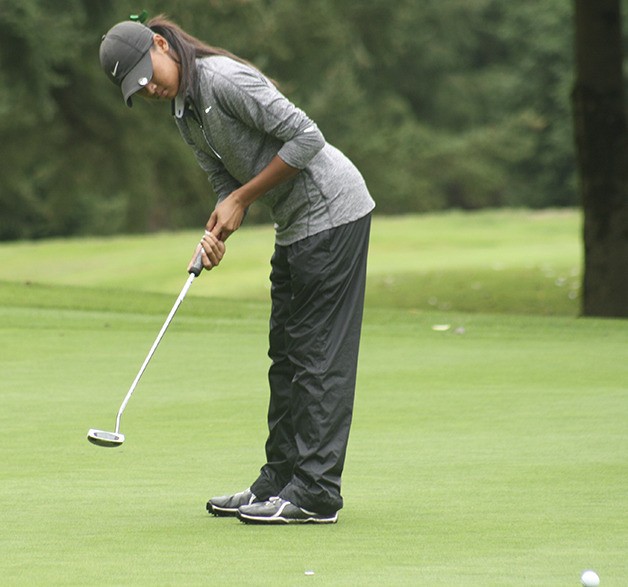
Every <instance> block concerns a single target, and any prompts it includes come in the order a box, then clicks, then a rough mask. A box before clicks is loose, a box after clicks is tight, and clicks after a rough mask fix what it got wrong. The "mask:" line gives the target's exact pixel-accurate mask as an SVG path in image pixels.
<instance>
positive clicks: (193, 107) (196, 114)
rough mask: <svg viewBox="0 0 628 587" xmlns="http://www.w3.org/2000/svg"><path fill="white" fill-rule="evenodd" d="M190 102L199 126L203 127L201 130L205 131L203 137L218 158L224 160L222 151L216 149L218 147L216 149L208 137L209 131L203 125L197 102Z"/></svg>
mask: <svg viewBox="0 0 628 587" xmlns="http://www.w3.org/2000/svg"><path fill="white" fill-rule="evenodd" d="M190 104H191V106H192V111H193V112H194V118H195V119H196V122H197V124H198V127H199V128H200V129H201V132H202V133H203V138H204V139H205V142H206V143H207V146H208V147H209V148H210V149H211V150H212V153H213V154H214V155H216V157H218V159H219V160H220V161H222V157H221V156H220V153H218V151H216V149H214V146H213V145H212V144H211V142H210V140H209V139H208V138H207V133H206V132H205V127H204V126H203V119H202V118H201V116H200V114H199V113H198V110H197V108H196V104H194V102H190Z"/></svg>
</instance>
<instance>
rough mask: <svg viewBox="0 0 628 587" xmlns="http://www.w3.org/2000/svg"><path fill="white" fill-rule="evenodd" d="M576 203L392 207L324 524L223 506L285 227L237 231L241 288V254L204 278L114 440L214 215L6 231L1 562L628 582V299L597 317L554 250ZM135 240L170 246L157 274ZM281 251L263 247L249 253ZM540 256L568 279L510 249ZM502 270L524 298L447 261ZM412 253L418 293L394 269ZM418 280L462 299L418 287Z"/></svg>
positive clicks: (261, 376)
mask: <svg viewBox="0 0 628 587" xmlns="http://www.w3.org/2000/svg"><path fill="white" fill-rule="evenodd" d="M577 224H578V221H577V217H576V215H575V214H554V215H545V216H543V215H538V216H537V215H529V214H525V213H506V212H504V213H489V214H486V215H484V214H478V215H469V216H465V215H462V214H453V215H443V216H435V217H425V218H414V219H412V218H410V219H387V220H383V219H377V221H376V223H375V226H374V238H373V249H372V254H371V264H370V271H371V273H370V274H369V279H370V282H369V297H370V299H369V305H368V308H367V312H366V317H365V325H364V335H363V343H362V350H361V358H360V374H359V381H358V393H357V401H356V409H355V419H354V426H353V430H352V436H351V440H350V446H349V455H348V461H347V467H346V470H345V475H344V485H343V494H344V497H345V503H346V505H345V509H344V510H343V511H342V512H341V515H340V521H339V523H338V524H337V525H335V526H325V527H279V528H263V527H248V526H244V525H241V524H239V523H238V522H236V521H234V520H230V519H215V518H211V517H209V516H208V515H207V514H206V513H205V511H204V503H205V501H206V499H207V498H208V497H210V496H211V495H213V494H218V493H222V492H227V491H231V490H238V489H242V488H244V487H245V486H246V484H247V483H249V482H250V481H251V480H252V479H253V478H254V477H255V474H256V471H257V469H258V467H259V466H260V465H261V463H262V458H263V452H262V449H263V442H264V439H265V423H264V417H265V411H266V402H267V389H266V383H265V378H266V369H267V367H268V363H267V359H266V357H265V352H266V336H267V333H266V328H267V314H268V308H267V303H266V302H265V301H262V298H263V297H264V296H265V295H267V294H263V293H262V292H261V291H258V290H257V289H255V288H256V287H257V285H255V284H254V280H253V276H256V275H258V273H264V274H265V273H266V266H267V261H266V260H264V261H263V262H262V261H261V258H262V257H263V258H264V259H265V257H266V256H267V254H268V250H269V249H270V248H271V247H272V235H270V237H269V234H268V232H267V231H266V230H265V229H255V230H249V231H242V233H241V234H238V235H235V236H234V237H233V239H231V240H230V243H233V244H232V245H231V246H230V252H229V255H230V258H229V262H230V263H231V262H233V265H234V266H239V267H240V269H241V272H242V283H241V284H240V286H239V287H238V286H237V283H236V282H238V281H239V279H240V274H239V273H238V271H237V270H236V269H228V264H227V261H225V265H224V266H222V267H221V268H220V269H219V270H218V271H216V272H215V273H214V274H208V275H203V276H202V278H201V279H199V280H198V281H197V282H196V283H195V284H194V285H193V289H192V290H191V292H190V296H189V298H188V299H186V300H185V302H184V304H183V306H182V307H181V309H180V311H179V314H178V315H177V317H176V319H175V321H174V322H173V324H172V325H171V327H170V329H169V331H168V333H167V335H166V337H165V338H164V340H163V342H162V344H161V346H160V348H159V350H158V351H157V355H156V356H155V358H154V360H153V362H151V365H150V367H149V369H148V370H147V371H146V374H145V376H144V378H143V379H142V382H141V384H140V386H139V387H138V390H137V393H136V395H135V396H134V397H133V399H132V400H131V403H130V404H129V408H128V410H127V412H126V414H125V416H124V420H123V431H124V432H125V434H126V435H127V440H126V442H125V444H124V445H123V446H122V447H121V448H119V449H115V450H107V449H99V448H97V447H94V446H92V445H90V444H89V443H87V442H86V440H85V433H86V432H87V429H88V428H90V427H97V428H105V429H110V428H111V427H112V426H113V424H114V419H115V412H116V410H117V408H118V406H119V402H120V401H121V400H122V397H123V396H124V394H125V393H126V391H127V389H128V386H129V384H130V383H131V381H132V379H133V377H134V376H135V374H136V373H137V369H138V368H139V365H140V364H141V362H142V360H143V359H144V357H145V355H146V352H147V351H148V348H149V347H150V345H151V343H152V341H153V340H154V338H155V335H156V333H157V331H158V330H159V328H160V326H161V324H162V323H163V320H164V318H165V316H166V314H167V312H168V310H169V309H170V307H171V306H172V303H173V302H174V298H173V295H172V294H173V292H174V293H175V295H176V293H178V291H179V289H180V288H181V286H182V285H183V282H184V281H185V273H183V275H181V274H180V272H178V269H179V266H180V265H181V263H180V257H181V256H183V258H184V259H185V260H187V256H189V246H188V243H189V241H190V239H191V238H192V237H193V235H191V234H190V233H188V234H183V235H180V234H179V235H176V234H173V235H161V236H157V237H136V238H130V237H129V238H120V239H112V240H111V241H102V242H99V241H96V240H94V241H85V240H78V241H56V242H42V243H36V244H33V243H19V244H6V245H1V246H0V280H2V281H1V282H0V348H1V349H2V352H1V353H0V373H1V374H2V400H3V408H2V411H0V457H1V459H2V467H1V469H0V471H1V473H0V475H1V481H2V483H0V499H1V500H2V503H3V507H2V509H1V510H0V548H1V551H2V556H1V557H0V577H2V580H1V582H2V584H6V585H77V586H79V585H81V586H82V585H87V584H107V585H177V586H179V585H227V586H230V585H268V586H271V585H272V586H277V585H290V586H292V585H311V584H317V585H334V586H335V585H338V586H345V585H356V586H358V585H360V586H361V585H374V586H375V585H377V586H379V585H395V586H396V585H399V586H405V585H420V584H426V585H427V584H429V585H435V586H443V587H445V586H447V587H451V586H476V585H477V586H487V585H489V586H495V587H498V586H513V587H514V586H521V585H543V586H548V587H549V586H551V587H561V586H565V587H567V586H570V585H574V586H575V585H578V584H579V574H580V572H581V571H582V570H584V569H585V568H590V567H592V568H594V569H596V570H597V572H598V573H599V574H600V576H601V579H602V585H603V586H604V587H606V586H609V587H612V586H613V585H614V586H622V585H625V584H626V580H627V578H628V559H627V558H626V552H627V550H628V522H627V520H628V505H627V503H628V502H627V500H626V479H627V478H628V456H627V455H628V428H627V426H626V408H627V407H628V405H627V404H628V400H627V398H626V390H625V382H626V381H627V380H628V363H627V362H626V360H625V348H626V342H627V341H628V322H626V321H621V320H592V319H577V318H575V315H576V313H577V303H576V302H574V300H572V299H570V298H569V297H568V296H567V295H562V294H566V290H565V288H564V287H560V286H557V285H556V284H555V283H554V281H555V280H552V279H551V278H549V277H546V275H545V273H544V270H543V269H542V267H545V270H546V271H548V272H549V271H550V269H549V268H550V267H551V270H552V271H554V272H555V274H556V275H559V274H563V272H569V271H570V270H571V268H573V267H577V266H578V264H579V263H578V244H577V230H578V228H577ZM491 227H492V228H491ZM541 228H542V229H541ZM499 233H501V236H502V237H503V239H502V240H501V241H500V240H499V238H498V235H499ZM238 237H242V238H241V240H242V241H243V242H242V244H236V243H237V240H236V239H238ZM483 239H486V240H484V241H483ZM489 242H490V244H489ZM254 243H257V244H254ZM482 243H484V244H482ZM126 245H128V249H129V250H130V251H132V252H131V253H129V254H130V255H131V257H132V258H133V259H135V262H136V263H138V264H139V261H140V260H146V259H148V260H146V261H145V263H143V264H142V268H141V271H140V272H139V273H138V272H137V271H133V270H132V269H133V263H132V262H131V260H130V259H129V260H128V261H127V260H125V255H124V248H125V246H126ZM266 245H267V246H266ZM100 247H102V248H103V249H107V250H109V251H110V254H111V255H110V256H111V259H110V257H109V256H107V255H106V254H105V253H104V252H103V253H102V256H101V257H98V255H97V254H96V251H98V250H99V248H100ZM238 247H241V249H239V250H238ZM526 247H527V248H529V253H527V254H526V252H525V251H526ZM263 248H265V249H266V250H265V251H262V253H263V254H262V253H259V256H260V261H259V263H260V265H261V264H263V265H264V267H258V266H257V264H256V263H257V261H255V262H253V261H252V260H249V261H246V262H245V260H243V259H240V258H239V257H238V255H239V254H249V253H251V254H252V255H253V256H254V257H255V255H258V249H263ZM155 251H157V252H158V253H159V255H156V256H155V258H153V257H151V252H153V253H154V252H155ZM535 251H536V252H535ZM35 253H36V254H35ZM175 253H176V254H175ZM99 254H100V253H99ZM95 256H96V257H97V258H98V263H99V270H98V271H93V269H92V267H91V263H90V261H94V258H95ZM164 256H165V257H169V260H163V259H164ZM170 256H171V258H170ZM116 258H117V260H118V262H119V264H118V262H116V261H115V259H116ZM255 259H257V257H255ZM457 259H458V261H457ZM25 263H30V271H24V273H20V271H22V270H24V269H25V268H24V267H23V264H25ZM77 263H78V264H81V263H82V264H83V267H84V270H83V271H76V272H73V268H74V267H75V265H76V264H77ZM247 263H249V264H250V266H249V265H247ZM492 263H501V265H500V266H499V268H498V270H495V269H493V268H492V265H491V264H492ZM528 264H530V269H529V270H530V271H531V272H532V273H534V272H535V270H536V271H538V272H540V273H541V277H540V278H539V283H544V284H545V285H546V286H547V290H548V291H549V290H551V292H552V295H553V294H554V292H555V291H558V292H559V293H560V294H561V295H560V296H557V297H555V298H554V297H551V296H549V293H548V294H547V295H545V296H543V300H542V301H540V300H539V297H538V296H537V295H536V294H534V295H532V293H531V291H532V292H533V291H536V290H529V289H524V290H517V292H514V293H512V292H510V291H509V287H510V286H509V284H511V283H512V281H511V280H510V278H509V277H508V271H509V270H511V271H513V272H515V273H516V272H519V271H522V270H524V269H525V268H526V267H527V266H528ZM544 264H546V265H544ZM124 267H127V269H125V268H124ZM482 267H484V268H485V269H486V271H487V273H488V274H490V275H493V273H491V271H494V272H495V275H496V276H502V277H504V278H505V279H504V280H503V281H500V279H497V278H496V279H495V281H494V284H493V285H492V286H491V287H494V291H496V292H500V293H499V294H498V295H496V298H498V299H501V298H502V297H506V298H508V299H511V300H512V303H513V304H514V308H513V312H512V313H511V312H509V311H508V308H507V307H503V308H502V307H495V306H494V305H493V302H492V301H491V302H490V303H489V302H487V301H486V298H483V297H481V296H478V297H477V298H473V299H475V304H476V305H475V306H474V307H473V308H471V309H466V308H464V307H462V306H461V304H462V302H463V301H464V300H465V298H466V297H468V296H465V295H462V294H461V293H459V292H457V288H456V287H453V286H451V284H450V283H449V280H448V279H447V275H450V276H455V275H457V274H464V275H468V276H470V277H471V276H473V275H476V272H477V271H479V269H480V268H482ZM55 268H56V269H55ZM535 268H536V269H535ZM417 272H418V273H420V272H424V273H423V274H422V276H423V277H426V276H427V277H426V279H427V281H429V283H430V285H429V287H428V288H427V289H425V287H426V286H425V284H424V279H423V278H421V279H418V278H417V279H416V281H414V282H413V281H412V280H413V279H415V278H416V275H415V274H416V273H417ZM435 273H442V278H441V279H440V280H436V279H431V277H433V276H434V275H435ZM170 274H175V276H174V278H172V279H171V275H170ZM399 275H407V276H409V277H408V280H409V281H408V283H407V284H406V285H407V290H404V288H402V287H399V288H397V287H396V284H397V283H399V282H398V281H395V282H392V283H391V281H390V276H393V279H398V276H399ZM149 276H152V277H150V279H149ZM227 277H228V279H227ZM380 278H381V279H382V280H386V279H387V278H388V280H387V281H386V282H385V287H386V289H384V286H382V287H381V288H379V286H378V285H377V280H378V279H380ZM27 281H28V282H29V283H28V284H27V283H26V282H27ZM228 281H230V282H231V283H229V284H227V282H228ZM162 282H163V283H162ZM460 283H463V282H460ZM223 284H225V285H224V289H223ZM197 286H198V287H197ZM414 287H418V288H419V289H418V292H419V293H421V295H423V294H427V295H428V296H434V297H437V298H438V299H439V300H448V303H449V304H450V305H451V309H445V308H444V307H443V308H441V307H439V306H438V304H436V305H434V304H430V303H429V302H428V301H422V300H419V299H418V297H417V299H416V300H414V301H413V299H412V296H411V295H409V294H411V293H412V291H414V289H413V288H414ZM459 287H462V285H459ZM216 289H218V290H219V291H216ZM391 291H392V293H391ZM472 291H477V290H472ZM526 292H527V293H526ZM221 293H222V296H221ZM466 293H467V294H468V292H466ZM406 296H408V297H406ZM448 296H449V297H448ZM428 299H429V298H428ZM549 299H551V300H553V301H552V302H551V303H549V302H548V301H547V300H549ZM404 300H406V302H405V303H404ZM398 304H399V305H398ZM504 304H505V302H504ZM526 308H535V309H536V310H537V311H536V312H535V313H526V312H525V309H526ZM491 310H494V311H491ZM498 310H499V311H501V312H502V313H495V312H496V311H498ZM543 313H546V314H554V316H541V315H540V314H543ZM445 323H446V324H449V325H451V328H450V329H449V330H447V331H442V332H439V331H434V330H433V329H432V326H433V325H435V324H445ZM306 570H313V571H314V572H315V575H314V576H305V575H304V572H305V571H306Z"/></svg>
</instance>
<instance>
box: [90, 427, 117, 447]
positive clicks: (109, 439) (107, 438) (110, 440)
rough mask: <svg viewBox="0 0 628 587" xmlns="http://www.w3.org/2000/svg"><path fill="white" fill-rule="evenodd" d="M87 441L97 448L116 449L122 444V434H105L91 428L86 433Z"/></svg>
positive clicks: (102, 431)
mask: <svg viewBox="0 0 628 587" xmlns="http://www.w3.org/2000/svg"><path fill="white" fill-rule="evenodd" d="M87 440H89V441H90V442H91V443H92V444H95V445H97V446H105V447H107V448H116V447H118V446H120V445H121V444H122V443H123V442H124V434H120V433H119V432H105V431H104V430H95V429H94V428H91V429H90V430H89V431H88V433H87Z"/></svg>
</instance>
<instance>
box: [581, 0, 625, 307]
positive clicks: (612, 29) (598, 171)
mask: <svg viewBox="0 0 628 587" xmlns="http://www.w3.org/2000/svg"><path fill="white" fill-rule="evenodd" d="M574 3H575V29H576V35H575V51H576V81H575V85H574V89H573V95H572V101H573V116H574V128H575V136H576V151H577V158H578V174H579V180H580V193H581V199H582V206H583V210H584V234H583V237H584V276H583V287H582V313H583V315H585V316H609V317H611V316H614V317H628V137H627V129H626V104H625V99H624V86H623V79H622V36H621V17H620V0H574Z"/></svg>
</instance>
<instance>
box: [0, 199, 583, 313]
mask: <svg viewBox="0 0 628 587" xmlns="http://www.w3.org/2000/svg"><path fill="white" fill-rule="evenodd" d="M579 232H580V216H579V214H578V213H577V212H575V211H545V212H535V213H531V212H528V211H523V210H522V211H491V212H482V213H477V214H463V213H456V212H453V213H446V214H438V215H429V216H410V217H400V218H387V219H383V218H380V217H376V218H375V221H374V223H373V230H372V239H371V242H372V246H371V250H370V257H369V289H368V297H367V303H369V304H370V305H372V306H385V307H397V308H399V307H402V308H409V309H417V310H438V311H450V310H453V311H462V312H478V311H479V312H491V313H495V312H507V313H510V314H512V313H521V314H544V315H571V316H575V315H577V314H578V312H579V300H578V293H579V284H580V266H581V260H580V257H581V253H580V242H579ZM200 236H201V235H200V234H199V233H196V232H184V233H174V234H168V233H164V234H160V235H156V236H133V237H117V238H105V239H103V238H99V239H95V238H94V239H77V240H56V241H55V240H52V241H43V242H38V241H35V242H19V243H8V244H3V245H2V246H0V281H9V282H17V283H26V282H36V283H44V284H56V285H71V286H84V287H90V288H93V287H97V288H99V289H104V290H112V289H116V290H117V289H127V290H132V291H145V292H158V293H169V294H171V295H176V294H177V293H178V292H179V290H180V289H181V285H182V284H181V279H182V278H183V279H185V277H184V276H185V267H186V265H187V261H188V259H189V258H190V257H191V255H192V252H193V249H194V246H195V243H196V241H197V240H198V238H200ZM272 247H273V234H272V229H271V228H270V227H262V228H246V229H243V230H241V231H239V232H238V234H237V235H236V236H234V237H233V238H231V239H230V240H229V241H228V243H227V257H226V258H225V261H224V263H223V264H222V265H221V266H220V267H219V268H218V269H217V270H215V271H214V272H212V273H211V275H208V276H207V279H203V280H199V281H198V283H195V284H194V289H193V292H192V294H193V295H195V296H209V297H214V298H222V299H224V298H230V299H245V300H256V301H264V302H265V301H266V300H267V298H268V290H269V285H268V273H269V270H270V265H269V258H270V255H271V253H272ZM116 295H117V294H116Z"/></svg>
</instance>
